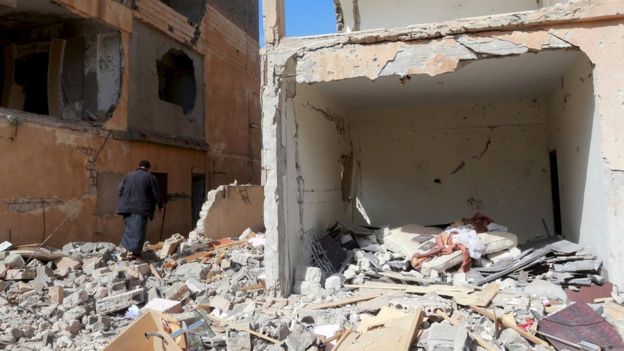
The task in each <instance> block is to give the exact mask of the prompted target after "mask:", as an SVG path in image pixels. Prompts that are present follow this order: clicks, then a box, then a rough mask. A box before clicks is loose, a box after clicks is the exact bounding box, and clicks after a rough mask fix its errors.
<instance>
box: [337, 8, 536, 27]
mask: <svg viewBox="0 0 624 351" xmlns="http://www.w3.org/2000/svg"><path fill="white" fill-rule="evenodd" d="M339 4H340V7H341V8H342V13H343V16H344V24H345V26H344V28H343V31H347V32H350V31H353V30H366V29H374V28H395V27H404V26H409V25H413V24H421V23H434V22H441V21H448V20H453V19H458V18H466V17H477V16H487V15H494V14H501V13H512V12H518V11H527V10H535V9H538V8H539V7H540V4H539V3H538V1H536V0H471V1H465V0H438V1H434V2H432V1H427V0H388V1H378V0H340V1H339Z"/></svg>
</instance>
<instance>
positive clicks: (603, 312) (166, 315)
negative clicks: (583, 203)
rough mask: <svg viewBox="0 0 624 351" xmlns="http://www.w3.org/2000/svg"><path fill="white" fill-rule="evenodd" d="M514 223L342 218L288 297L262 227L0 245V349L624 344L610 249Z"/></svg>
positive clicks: (316, 245)
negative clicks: (605, 267)
mask: <svg viewBox="0 0 624 351" xmlns="http://www.w3.org/2000/svg"><path fill="white" fill-rule="evenodd" d="M505 232H506V228H504V227H502V226H499V225H495V224H494V223H493V222H492V221H491V220H489V219H487V217H485V216H482V217H481V216H475V217H473V218H472V219H468V220H464V221H463V222H462V223H456V224H455V225H453V226H451V227H449V228H446V229H445V230H444V231H443V230H442V229H435V228H424V227H420V226H413V225H412V226H404V227H401V228H397V229H393V230H390V229H388V228H381V229H378V228H365V227H359V226H354V225H349V224H342V223H337V224H336V225H335V226H334V227H332V228H330V229H328V231H327V232H326V233H324V234H323V235H321V236H320V237H318V238H316V239H318V240H315V241H313V242H311V245H312V246H313V247H312V248H311V251H312V253H313V260H312V261H313V265H311V266H300V267H298V268H297V271H296V280H297V282H296V284H295V286H294V291H295V292H296V294H294V295H291V296H290V297H288V298H282V297H277V296H274V295H273V294H272V293H271V292H269V291H266V290H265V284H264V280H263V276H264V266H263V259H264V244H265V241H264V235H263V234H256V233H254V232H252V231H251V230H247V231H245V232H244V233H243V234H242V235H241V237H239V238H236V239H222V240H217V241H215V240H210V239H207V238H205V237H203V236H201V235H198V234H196V233H194V232H192V233H191V234H190V236H189V238H184V237H182V236H180V235H174V236H172V237H170V238H169V239H167V240H165V241H164V242H162V243H158V244H155V245H149V244H148V245H146V251H145V254H144V257H143V259H135V258H131V257H130V256H128V255H127V254H126V253H125V252H124V250H123V249H121V248H119V247H116V246H115V245H113V244H110V243H69V244H67V245H65V246H64V247H63V248H62V249H61V250H48V249H45V248H37V247H19V248H14V249H12V250H11V249H10V248H3V249H4V250H3V251H2V252H1V253H0V257H1V258H2V260H3V261H2V263H3V265H2V267H3V269H2V273H1V274H2V280H1V281H0V287H1V288H2V291H3V293H2V295H1V296H2V297H1V298H0V313H1V315H2V316H3V318H2V320H0V330H1V331H2V334H1V335H0V348H3V349H7V350H33V349H37V350H101V349H107V350H120V349H126V348H127V347H128V345H129V344H128V343H135V344H136V345H139V342H143V343H147V344H149V345H152V347H153V345H155V344H156V343H155V342H153V341H152V339H150V338H156V340H158V339H159V338H160V339H162V340H163V342H164V340H170V338H173V339H171V340H175V345H169V347H174V348H168V349H171V350H177V349H179V350H184V349H188V350H283V349H286V350H330V349H334V350H375V349H379V348H386V349H392V350H395V349H397V350H398V349H404V350H408V349H410V348H411V349H418V350H482V349H483V350H529V349H535V350H548V349H553V348H554V349H565V348H567V349H580V348H581V347H584V348H583V349H587V350H593V349H596V347H605V346H610V347H611V349H624V343H623V342H622V338H621V336H620V333H621V332H622V331H623V330H624V329H623V327H624V306H622V305H621V303H623V302H624V296H622V295H620V294H619V291H618V290H617V287H613V286H612V285H610V283H608V282H607V280H606V279H605V278H604V277H602V276H601V275H600V273H601V264H600V262H599V261H597V260H595V258H594V257H593V256H592V255H591V254H589V253H587V252H586V251H585V250H584V248H582V247H581V246H579V245H577V244H574V243H571V242H568V241H565V240H559V239H556V238H551V239H550V240H548V241H545V242H540V243H534V244H533V245H532V246H533V247H532V248H526V249H524V250H521V249H520V248H518V247H517V240H516V239H515V237H514V236H513V234H510V233H507V234H502V233H505ZM497 233H499V234H497ZM332 243H333V246H331V245H332ZM328 245H329V246H328ZM329 247H331V249H330V250H327V248H329ZM321 267H322V268H321ZM413 267H416V268H417V269H414V268H413ZM459 267H461V268H459ZM458 268H459V269H460V271H461V270H465V272H460V271H458ZM148 310H149V311H150V312H149V313H146V312H147V311H148ZM149 318H152V319H154V320H157V319H160V321H157V322H155V325H159V324H162V326H159V327H158V328H157V329H153V330H152V329H149V328H147V327H145V325H146V324H145V323H143V322H144V321H146V320H147V319H149ZM145 333H148V335H147V336H145ZM163 334H166V335H163ZM177 334H179V336H177ZM146 340H147V341H146ZM111 342H112V343H111ZM109 343H111V344H110V345H109ZM124 343H125V344H124ZM122 344H123V345H126V346H124V347H120V346H119V345H122ZM147 344H146V345H147ZM107 345H109V346H108V347H107ZM410 345H411V346H410ZM575 346H576V348H575ZM148 349H150V348H148ZM156 349H157V348H156ZM598 349H600V348H598Z"/></svg>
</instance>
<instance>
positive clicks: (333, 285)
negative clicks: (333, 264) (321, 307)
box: [325, 274, 344, 294]
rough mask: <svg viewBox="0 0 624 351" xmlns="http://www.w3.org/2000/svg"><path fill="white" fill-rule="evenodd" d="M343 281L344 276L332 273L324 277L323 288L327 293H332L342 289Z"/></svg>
mask: <svg viewBox="0 0 624 351" xmlns="http://www.w3.org/2000/svg"><path fill="white" fill-rule="evenodd" d="M343 283H344V277H343V276H342V274H334V275H332V276H330V277H328V278H327V279H325V290H326V291H327V292H328V293H329V294H334V293H336V292H338V291H339V290H340V289H342V285H343Z"/></svg>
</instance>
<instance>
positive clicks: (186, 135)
mask: <svg viewBox="0 0 624 351" xmlns="http://www.w3.org/2000/svg"><path fill="white" fill-rule="evenodd" d="M171 49H174V50H182V51H183V52H184V53H185V54H186V55H187V56H188V57H189V58H190V59H191V60H192V61H193V68H194V74H195V107H194V108H193V110H192V111H191V112H189V113H187V114H185V113H184V112H183V110H182V107H181V106H178V105H175V104H172V103H170V102H167V101H163V100H161V99H159V97H158V84H159V82H158V72H157V69H156V61H157V60H160V59H162V57H163V56H164V55H165V54H167V52H168V51H169V50H171ZM130 66H131V67H132V68H131V69H130V87H129V96H128V98H129V101H130V104H129V109H128V128H129V129H131V130H136V131H141V132H145V133H150V132H152V133H158V134H164V135H171V136H174V137H176V138H182V139H192V140H204V133H203V132H204V123H205V121H204V99H203V96H204V95H203V76H204V74H203V71H204V67H203V60H202V57H201V55H199V54H197V53H196V52H194V51H192V50H188V49H186V48H185V47H184V46H183V45H182V44H180V43H178V42H176V41H174V40H173V39H171V38H168V37H167V36H166V35H164V34H162V33H160V32H159V31H157V30H155V29H152V28H151V27H148V26H147V25H145V24H143V23H141V22H140V21H135V23H134V28H133V35H132V39H131V41H130Z"/></svg>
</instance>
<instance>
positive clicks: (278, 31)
mask: <svg viewBox="0 0 624 351" xmlns="http://www.w3.org/2000/svg"><path fill="white" fill-rule="evenodd" d="M262 7H263V14H262V18H263V20H264V38H265V42H266V45H276V44H277V43H279V41H280V40H281V39H282V38H283V37H284V36H285V33H286V18H285V15H284V0H262Z"/></svg>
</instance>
